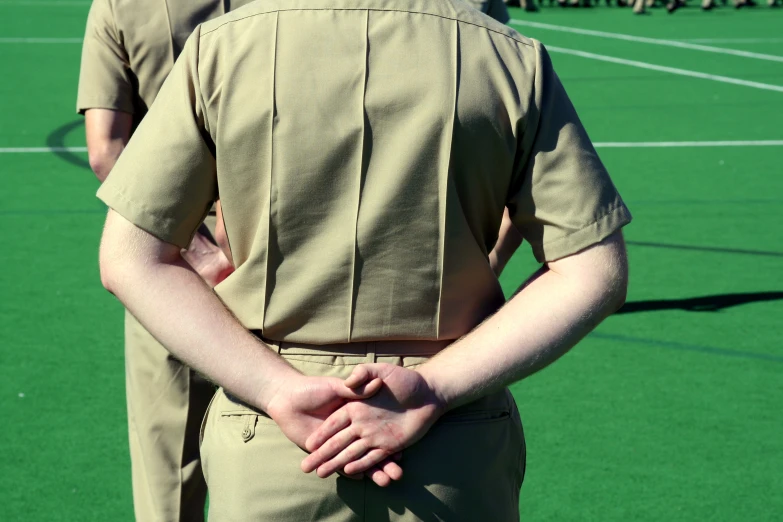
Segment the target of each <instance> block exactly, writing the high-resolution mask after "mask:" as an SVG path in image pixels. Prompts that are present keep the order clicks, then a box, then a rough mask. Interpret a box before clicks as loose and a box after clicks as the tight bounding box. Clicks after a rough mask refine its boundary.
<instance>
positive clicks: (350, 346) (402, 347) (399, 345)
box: [256, 333, 454, 357]
mask: <svg viewBox="0 0 783 522" xmlns="http://www.w3.org/2000/svg"><path fill="white" fill-rule="evenodd" d="M256 335H257V336H258V337H259V338H260V339H261V340H262V341H264V343H266V344H268V345H269V347H270V348H272V350H274V351H275V352H277V353H279V354H280V355H332V356H340V355H359V356H362V355H375V356H379V357H380V356H400V357H402V356H428V355H435V354H436V353H438V352H440V351H441V350H443V349H444V348H445V347H447V346H448V345H450V344H451V343H453V342H454V340H453V339H449V340H444V341H360V342H352V343H335V344H307V343H297V342H287V341H274V340H271V339H266V338H265V337H262V336H260V335H258V334H257V333H256Z"/></svg>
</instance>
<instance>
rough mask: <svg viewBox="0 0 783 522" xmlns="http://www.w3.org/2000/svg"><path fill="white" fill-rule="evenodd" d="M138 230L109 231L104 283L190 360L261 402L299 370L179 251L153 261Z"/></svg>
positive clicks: (248, 398) (103, 248) (221, 382)
mask: <svg viewBox="0 0 783 522" xmlns="http://www.w3.org/2000/svg"><path fill="white" fill-rule="evenodd" d="M111 217H112V216H110V220H109V221H111ZM117 217H118V216H117V215H115V216H114V218H115V219H114V221H116V220H117V219H116V218H117ZM119 219H122V218H119ZM108 223H109V222H108V221H107V228H108V226H109V225H108ZM128 226H131V225H128ZM134 234H136V235H139V234H146V232H143V231H141V230H138V229H136V230H133V231H132V233H131V234H129V235H119V236H116V235H113V234H104V241H103V244H102V245H101V277H102V279H103V282H104V286H106V288H107V289H109V290H110V291H111V292H112V293H114V294H115V295H116V296H117V297H118V298H119V299H120V301H122V303H123V304H124V305H125V306H126V307H127V308H128V309H129V310H130V312H131V313H132V314H133V315H134V316H135V317H136V318H137V319H138V320H139V321H140V322H141V323H142V324H143V325H144V327H145V328H147V329H148V330H149V331H150V333H152V335H153V336H155V338H156V339H158V340H159V341H160V342H161V343H162V344H163V345H164V346H166V348H167V349H168V350H169V351H171V352H172V353H173V354H174V355H175V356H176V357H178V358H179V359H181V360H182V361H183V362H184V363H185V364H187V365H188V366H190V367H191V368H194V369H195V370H197V371H199V372H201V373H203V374H204V375H206V376H207V377H208V378H209V379H211V380H213V381H214V382H216V383H217V384H219V385H221V386H224V387H225V388H226V389H227V390H229V391H230V392H231V393H232V394H234V395H236V396H237V397H239V398H240V399H242V400H244V401H246V402H247V403H249V404H251V405H254V406H257V407H261V408H264V407H265V406H266V402H267V401H268V399H269V397H271V396H272V395H273V394H274V392H275V390H276V389H277V387H278V386H280V383H281V382H282V381H283V380H284V379H285V378H286V377H288V376H291V375H292V374H296V373H297V372H296V371H295V370H294V369H293V368H291V367H290V366H289V365H288V364H287V363H286V362H285V361H283V359H281V358H280V357H278V356H277V355H276V354H274V353H273V352H272V351H271V350H269V349H268V347H266V346H265V345H264V344H263V343H262V342H261V341H260V340H259V339H257V338H256V337H255V336H253V335H252V334H251V333H249V332H248V331H247V330H246V329H245V328H244V327H243V326H242V325H241V324H240V323H239V321H238V320H237V319H236V318H235V317H234V316H233V315H232V314H231V313H230V312H229V311H228V309H226V307H225V306H224V305H223V303H222V302H221V301H220V299H219V298H218V297H217V295H215V294H214V293H213V292H212V290H211V289H210V288H209V287H208V286H207V285H206V284H205V282H204V281H203V280H202V279H201V277H199V276H198V274H196V272H195V271H194V270H193V269H192V268H191V267H190V266H189V265H188V264H187V263H186V262H185V261H184V260H183V259H182V258H181V257H180V256H179V254H178V252H175V254H174V255H170V256H168V258H166V259H165V261H164V262H159V261H157V260H155V261H153V260H151V256H150V255H149V253H148V252H144V250H143V248H142V247H139V246H138V245H137V244H135V243H137V241H135V239H139V238H134V237H133V235H134ZM118 242H119V243H123V244H115V243H118ZM128 243H130V245H128ZM139 243H141V242H139ZM153 257H154V256H153Z"/></svg>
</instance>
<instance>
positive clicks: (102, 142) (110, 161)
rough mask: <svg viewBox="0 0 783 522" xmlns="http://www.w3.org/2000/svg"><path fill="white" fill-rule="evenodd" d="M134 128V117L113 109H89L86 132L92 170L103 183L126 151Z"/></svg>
mask: <svg viewBox="0 0 783 522" xmlns="http://www.w3.org/2000/svg"><path fill="white" fill-rule="evenodd" d="M132 128H133V115H132V114H129V113H127V112H123V111H116V110H112V109H87V110H86V111H85V112H84V131H85V135H86V137H87V155H88V156H89V159H90V168H92V171H93V172H94V173H95V176H96V177H97V178H98V181H100V182H101V183H103V181H104V180H105V179H106V176H108V175H109V172H111V169H112V168H113V167H114V164H115V163H116V162H117V158H119V157H120V154H121V153H122V151H123V150H124V149H125V145H127V144H128V140H129V139H130V135H131V129H132Z"/></svg>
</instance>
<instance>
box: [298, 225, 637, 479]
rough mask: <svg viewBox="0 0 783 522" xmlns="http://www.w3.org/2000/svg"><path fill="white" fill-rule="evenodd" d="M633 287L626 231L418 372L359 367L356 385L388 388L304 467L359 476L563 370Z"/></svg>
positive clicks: (562, 264)
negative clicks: (536, 377)
mask: <svg viewBox="0 0 783 522" xmlns="http://www.w3.org/2000/svg"><path fill="white" fill-rule="evenodd" d="M627 284H628V264H627V258H626V253H625V245H624V242H623V239H622V235H621V234H620V232H617V233H615V234H613V235H611V236H610V237H608V238H607V239H605V240H604V241H602V242H600V243H598V244H596V245H594V246H592V247H590V248H587V249H586V250H583V251H581V252H579V253H577V254H574V255H572V256H568V257H565V258H562V259H559V260H557V261H553V262H550V263H548V269H547V270H545V271H539V272H536V274H535V275H534V277H533V278H531V280H529V281H528V282H526V283H525V284H524V285H523V288H522V290H521V291H520V292H519V293H517V294H516V295H515V296H514V297H513V298H512V299H511V300H510V301H509V302H508V303H506V305H505V306H503V307H502V308H501V309H500V310H499V311H498V312H497V313H496V314H495V315H493V316H492V317H490V318H489V319H487V320H486V321H484V322H483V323H482V324H481V325H480V326H479V327H477V328H476V329H475V330H473V332H471V333H470V334H468V335H467V336H465V337H463V338H462V339H460V340H459V341H457V342H455V343H454V344H452V345H451V346H449V347H448V348H446V349H445V350H443V351H442V352H441V353H439V354H438V355H436V356H435V357H433V358H432V359H431V360H430V361H428V362H427V363H425V364H424V365H422V366H421V367H419V368H418V370H417V371H411V370H406V369H404V368H399V367H394V366H390V365H380V364H376V365H365V366H360V367H358V368H357V370H356V372H355V373H354V375H352V377H351V378H356V379H362V380H364V379H367V378H373V377H381V378H383V380H384V384H385V386H384V389H382V391H381V392H380V393H378V395H376V396H375V397H372V398H371V399H369V400H367V401H362V402H354V403H350V404H348V405H346V406H345V407H343V408H341V409H340V410H338V411H337V412H336V413H335V414H333V415H332V416H331V417H330V418H329V419H328V420H327V421H326V422H325V423H324V424H323V426H322V427H321V428H319V429H318V430H317V431H316V432H315V433H314V434H313V435H312V436H311V437H310V438H309V439H308V441H307V449H308V450H311V451H313V453H312V454H311V455H310V456H308V457H307V458H306V459H305V460H304V461H303V463H302V468H303V469H304V470H305V471H312V470H314V469H317V470H318V474H319V475H320V476H327V475H329V474H331V473H333V472H334V470H335V469H338V468H340V469H342V468H345V471H346V472H347V473H356V472H359V471H361V469H363V468H364V466H369V465H372V463H373V462H374V461H375V459H378V458H382V457H384V456H385V455H388V454H393V453H395V452H397V451H400V450H401V449H402V448H404V447H407V446H409V445H410V444H413V443H414V442H415V441H416V440H418V439H419V438H421V437H422V436H423V435H424V434H425V433H426V432H427V430H428V429H429V428H430V426H432V424H433V423H434V422H435V421H436V420H437V419H438V418H439V417H440V415H442V414H443V413H444V412H445V411H447V410H449V409H451V408H454V407H456V406H459V405H461V404H465V403H467V402H470V401H472V400H474V399H476V398H478V397H480V396H482V395H485V394H487V393H490V392H492V391H494V390H496V389H499V388H501V387H503V386H506V385H508V384H510V383H512V382H514V381H517V380H519V379H523V378H525V377H527V376H529V375H531V374H533V373H535V372H536V371H538V370H540V369H542V368H544V367H546V366H547V365H549V364H551V363H552V362H554V361H555V360H556V359H557V358H559V357H560V356H562V355H563V354H564V353H566V352H567V351H568V350H569V349H570V348H571V347H573V346H574V345H575V344H576V343H577V342H578V341H579V340H580V339H582V338H583V337H584V336H585V335H587V333H589V332H590V331H591V330H592V329H593V328H595V327H596V326H597V325H598V324H599V323H600V322H601V321H602V320H603V319H605V318H606V317H607V316H608V315H610V314H611V313H613V312H614V311H616V310H617V309H618V308H619V307H620V306H621V305H622V304H623V302H624V300H625V294H626V288H627ZM351 378H349V381H348V384H349V385H350V379H351ZM390 434H396V436H390ZM370 449H372V452H370V451H369V450H370ZM370 453H372V455H371V454H370Z"/></svg>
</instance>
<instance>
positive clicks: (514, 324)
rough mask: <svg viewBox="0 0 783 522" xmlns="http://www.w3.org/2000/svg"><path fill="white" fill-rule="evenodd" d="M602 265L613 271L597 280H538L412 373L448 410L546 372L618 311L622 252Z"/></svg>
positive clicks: (556, 275) (551, 276) (583, 275)
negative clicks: (438, 397)
mask: <svg viewBox="0 0 783 522" xmlns="http://www.w3.org/2000/svg"><path fill="white" fill-rule="evenodd" d="M619 241H620V242H621V241H622V239H619ZM597 248H599V249H600V248H602V247H600V246H599V247H597ZM603 248H607V247H606V246H604V247H603ZM608 248H612V247H611V246H610V247H608ZM601 262H603V263H609V265H612V264H615V265H617V266H603V267H601V270H600V271H599V272H600V273H599V274H597V276H596V277H591V276H590V272H584V271H576V273H573V272H570V271H568V270H565V271H555V270H552V269H550V270H546V271H544V272H542V273H537V274H536V276H535V277H534V278H533V279H532V280H531V281H529V282H527V283H526V284H525V285H524V287H523V289H522V290H521V291H520V292H518V293H517V294H516V295H515V296H514V297H513V298H512V299H511V300H510V301H509V302H508V303H506V305H505V306H503V307H502V308H501V309H500V310H499V311H498V312H497V313H496V314H495V315H493V316H492V317H490V318H489V319H487V320H486V321H485V322H484V323H482V324H481V325H480V326H479V327H477V328H476V329H475V330H474V331H473V332H471V333H470V334H469V335H467V336H465V337H464V338H462V339H461V340H459V341H457V342H456V343H454V344H453V345H451V346H450V347H448V348H447V349H446V350H444V351H443V352H441V353H440V354H438V355H437V356H436V357H434V358H433V359H431V360H430V361H429V362H428V363H426V364H424V365H422V366H421V367H420V368H419V372H420V373H421V374H422V375H423V376H424V378H425V379H426V380H427V381H428V382H429V383H430V385H431V386H432V387H433V389H434V390H435V392H436V393H437V394H438V395H439V396H440V397H441V400H442V401H443V402H444V403H445V404H446V407H447V408H453V407H456V406H458V405H460V404H465V403H467V402H470V401H471V400H474V399H476V398H478V397H480V396H482V395H485V394H487V393H489V392H491V391H493V390H496V389H498V388H500V387H503V386H507V385H509V384H511V383H512V382H515V381H517V380H520V379H523V378H525V377H527V376H529V375H531V374H533V373H535V372H536V371H538V370H540V369H542V368H544V367H546V366H548V365H549V364H551V363H552V362H554V361H555V360H556V359H557V358H559V357H560V356H562V355H563V354H564V353H566V352H567V351H568V350H569V349H570V348H571V347H573V346H574V345H575V344H576V343H577V342H579V340H581V339H582V338H583V337H584V336H585V335H587V334H588V333H589V332H590V331H591V330H592V329H593V328H595V327H596V326H597V325H598V324H599V323H600V322H601V321H602V320H603V319H605V318H606V317H607V316H608V315H610V314H611V313H613V312H614V311H616V310H617V308H619V307H620V306H621V305H622V303H623V301H624V299H625V288H626V280H627V268H626V265H625V258H624V249H622V252H621V253H613V255H611V256H604V258H603V260H602V261H601Z"/></svg>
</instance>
